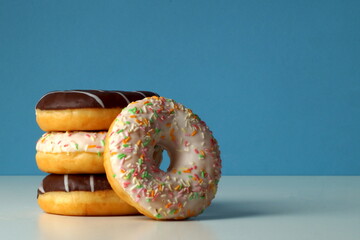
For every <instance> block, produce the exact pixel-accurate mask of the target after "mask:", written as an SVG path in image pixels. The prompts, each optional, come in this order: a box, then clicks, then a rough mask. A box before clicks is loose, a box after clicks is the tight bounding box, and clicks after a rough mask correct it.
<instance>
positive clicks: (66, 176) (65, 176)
mask: <svg viewBox="0 0 360 240" xmlns="http://www.w3.org/2000/svg"><path fill="white" fill-rule="evenodd" d="M64 188H65V192H70V190H69V175H67V174H65V175H64Z"/></svg>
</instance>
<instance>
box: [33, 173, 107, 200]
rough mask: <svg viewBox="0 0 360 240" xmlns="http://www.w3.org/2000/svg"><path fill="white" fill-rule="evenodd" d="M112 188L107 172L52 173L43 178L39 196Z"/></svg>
mask: <svg viewBox="0 0 360 240" xmlns="http://www.w3.org/2000/svg"><path fill="white" fill-rule="evenodd" d="M111 189H112V188H111V186H110V184H109V182H108V180H107V178H106V175H105V174H69V175H68V174H65V175H62V174H50V175H47V176H46V177H45V178H44V179H43V180H42V182H41V185H40V187H39V188H38V196H39V194H44V193H46V192H72V191H87V192H94V191H100V190H111Z"/></svg>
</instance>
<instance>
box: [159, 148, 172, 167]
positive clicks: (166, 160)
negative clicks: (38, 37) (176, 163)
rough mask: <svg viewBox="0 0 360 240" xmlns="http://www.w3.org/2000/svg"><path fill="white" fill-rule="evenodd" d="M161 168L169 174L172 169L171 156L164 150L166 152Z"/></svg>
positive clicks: (163, 153) (163, 155)
mask: <svg viewBox="0 0 360 240" xmlns="http://www.w3.org/2000/svg"><path fill="white" fill-rule="evenodd" d="M159 168H160V170H162V171H164V172H167V171H168V169H169V168H170V156H169V153H168V151H166V149H164V151H163V152H162V161H161V164H160V167H159Z"/></svg>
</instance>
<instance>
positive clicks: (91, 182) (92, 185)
mask: <svg viewBox="0 0 360 240" xmlns="http://www.w3.org/2000/svg"><path fill="white" fill-rule="evenodd" d="M89 182H90V191H91V192H94V191H95V185H94V175H92V174H91V175H90V178H89Z"/></svg>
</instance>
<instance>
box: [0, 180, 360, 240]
mask: <svg viewBox="0 0 360 240" xmlns="http://www.w3.org/2000/svg"><path fill="white" fill-rule="evenodd" d="M41 179H42V176H2V177H0V189H1V198H0V199H1V200H0V203H1V204H0V239H7V240H8V239H17V240H18V239H46V240H51V239H61V240H63V239H86V240H91V239H104V240H110V239H124V240H130V239H156V240H161V239H206V240H212V239H256V240H261V239H267V240H269V239H276V240H281V239H286V240H296V239H301V240H305V239H315V240H321V239H326V240H332V239H337V240H338V239H341V240H346V239H354V240H355V239H356V240H358V239H360V176H357V177H223V178H222V179H221V181H220V186H219V191H218V193H217V196H216V198H215V200H214V201H213V204H212V205H211V206H210V207H209V208H208V209H206V210H205V212H204V213H203V214H202V215H200V216H198V217H196V218H192V219H190V220H187V221H168V222H162V221H155V220H151V219H149V218H147V217H144V216H122V217H70V216H58V215H50V214H46V213H43V212H42V211H41V209H40V208H39V207H38V206H37V202H36V192H37V186H38V184H39V183H40V181H41Z"/></svg>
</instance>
